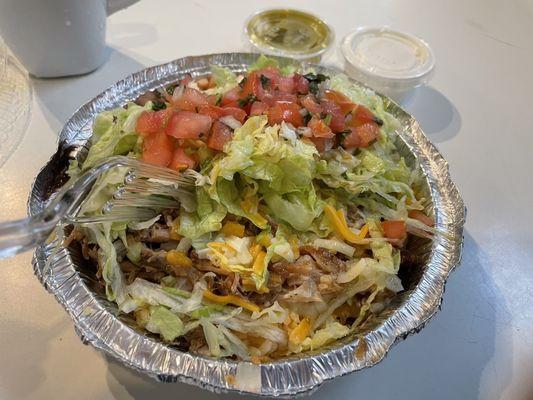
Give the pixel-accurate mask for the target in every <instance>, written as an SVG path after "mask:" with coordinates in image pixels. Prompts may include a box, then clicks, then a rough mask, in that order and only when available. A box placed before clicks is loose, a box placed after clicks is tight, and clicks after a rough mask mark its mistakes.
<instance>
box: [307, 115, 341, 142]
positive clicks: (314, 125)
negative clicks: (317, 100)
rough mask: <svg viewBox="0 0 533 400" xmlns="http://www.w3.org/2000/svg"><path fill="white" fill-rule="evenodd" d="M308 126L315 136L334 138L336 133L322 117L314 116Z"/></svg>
mask: <svg viewBox="0 0 533 400" xmlns="http://www.w3.org/2000/svg"><path fill="white" fill-rule="evenodd" d="M307 127H308V128H311V132H312V133H313V136H314V137H321V138H332V137H334V136H335V134H334V133H333V132H332V131H331V129H330V127H329V126H327V125H326V123H325V122H324V121H323V120H321V119H320V118H317V117H313V118H311V120H310V121H309V122H308V124H307Z"/></svg>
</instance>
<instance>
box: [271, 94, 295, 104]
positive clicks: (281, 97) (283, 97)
mask: <svg viewBox="0 0 533 400" xmlns="http://www.w3.org/2000/svg"><path fill="white" fill-rule="evenodd" d="M274 99H275V101H285V102H290V103H298V96H296V95H295V94H292V93H282V92H276V93H274Z"/></svg>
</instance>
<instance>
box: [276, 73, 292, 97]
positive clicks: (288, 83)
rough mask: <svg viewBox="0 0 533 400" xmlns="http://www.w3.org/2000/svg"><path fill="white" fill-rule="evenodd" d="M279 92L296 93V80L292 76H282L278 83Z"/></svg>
mask: <svg viewBox="0 0 533 400" xmlns="http://www.w3.org/2000/svg"><path fill="white" fill-rule="evenodd" d="M278 90H279V91H280V92H281V93H291V94H292V93H293V92H294V79H293V77H292V76H280V77H279V82H278Z"/></svg>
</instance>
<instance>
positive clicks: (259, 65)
mask: <svg viewBox="0 0 533 400" xmlns="http://www.w3.org/2000/svg"><path fill="white" fill-rule="evenodd" d="M267 67H274V68H279V70H280V72H281V74H282V75H285V76H287V75H291V74H293V73H294V72H296V71H297V70H298V68H299V65H298V64H297V63H292V62H289V63H284V64H283V65H281V64H280V63H279V62H278V60H276V59H274V58H271V57H267V56H265V55H264V54H261V55H260V56H259V57H257V60H255V62H254V63H253V64H252V65H250V66H249V67H248V71H250V72H251V71H257V70H259V69H263V68H267Z"/></svg>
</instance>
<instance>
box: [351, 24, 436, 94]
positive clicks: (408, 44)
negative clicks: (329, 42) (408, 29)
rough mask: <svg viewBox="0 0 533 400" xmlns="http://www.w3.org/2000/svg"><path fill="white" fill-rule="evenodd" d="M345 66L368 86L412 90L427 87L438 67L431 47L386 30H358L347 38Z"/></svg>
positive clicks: (401, 33) (379, 28)
mask: <svg viewBox="0 0 533 400" xmlns="http://www.w3.org/2000/svg"><path fill="white" fill-rule="evenodd" d="M341 51H342V54H343V56H344V58H345V60H346V62H347V63H348V64H349V65H350V66H351V67H352V68H353V69H355V70H356V71H357V72H358V74H359V75H360V76H361V77H362V78H363V79H364V80H365V81H368V83H373V84H376V85H378V86H383V87H396V88H400V87H402V88H406V89H407V88H413V87H416V86H419V85H421V84H424V83H426V82H427V81H428V80H429V77H430V75H431V72H432V71H433V68H434V66H435V56H434V55H433V51H432V50H431V48H430V47H429V45H428V44H427V43H426V42H425V41H423V40H422V39H419V38H417V37H415V36H413V35H410V34H407V33H404V32H399V31H394V30H392V29H389V28H387V27H378V28H359V29H357V30H355V31H353V32H351V33H349V34H348V35H347V36H345V37H344V39H343V41H342V44H341Z"/></svg>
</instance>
